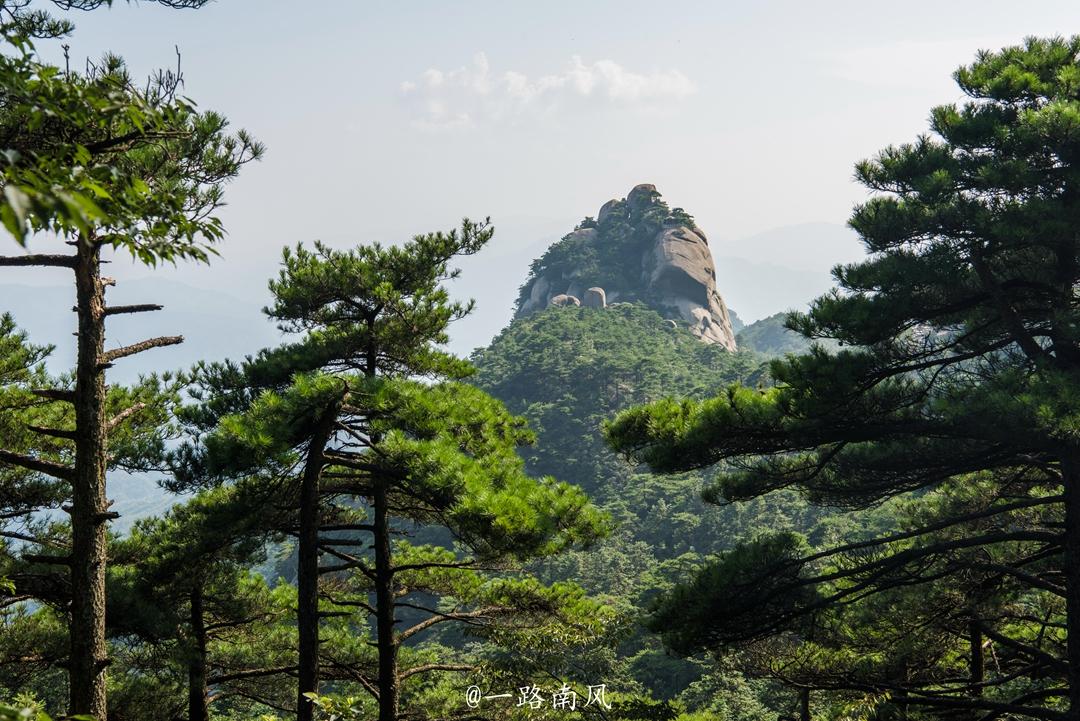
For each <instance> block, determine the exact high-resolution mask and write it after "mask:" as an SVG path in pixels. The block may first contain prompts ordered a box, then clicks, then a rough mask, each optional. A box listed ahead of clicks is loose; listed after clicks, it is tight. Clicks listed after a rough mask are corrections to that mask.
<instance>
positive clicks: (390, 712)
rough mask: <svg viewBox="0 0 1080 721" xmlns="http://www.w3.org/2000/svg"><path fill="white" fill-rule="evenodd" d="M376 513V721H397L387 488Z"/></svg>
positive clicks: (377, 498)
mask: <svg viewBox="0 0 1080 721" xmlns="http://www.w3.org/2000/svg"><path fill="white" fill-rule="evenodd" d="M372 506H373V510H374V513H375V523H374V526H375V539H374V544H375V628H376V633H377V634H378V646H379V721H397V712H398V670H397V652H398V642H397V637H396V635H395V632H394V625H395V623H396V619H395V618H394V615H395V614H394V569H393V567H392V566H391V557H390V519H389V512H388V509H387V507H386V506H387V492H386V487H385V486H384V485H382V484H379V485H377V486H376V489H375V495H374V498H373V499H372Z"/></svg>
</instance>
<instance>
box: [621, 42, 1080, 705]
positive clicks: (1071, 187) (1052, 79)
mask: <svg viewBox="0 0 1080 721" xmlns="http://www.w3.org/2000/svg"><path fill="white" fill-rule="evenodd" d="M955 78H956V80H957V82H958V84H959V86H960V88H961V89H962V90H963V91H964V93H965V94H966V95H967V96H968V97H969V100H968V101H967V102H966V103H965V104H964V105H962V106H955V105H946V106H941V107H937V108H935V109H934V110H933V111H932V113H931V124H932V126H931V127H932V131H933V134H932V135H927V136H923V137H920V138H919V139H918V141H917V142H915V143H913V144H910V145H903V146H900V147H892V148H887V149H886V150H884V151H882V152H881V153H880V154H879V155H878V157H877V158H876V159H874V160H870V161H866V162H863V163H861V164H859V165H858V168H857V174H858V178H859V179H860V180H861V182H862V183H863V184H864V185H866V186H867V187H868V188H869V189H871V190H872V191H875V192H876V195H875V196H874V197H873V198H872V199H871V200H869V201H868V202H866V203H864V204H862V205H860V206H858V207H857V208H856V209H855V211H854V214H853V216H852V219H851V225H852V227H853V228H854V229H855V230H856V231H858V233H859V234H860V236H861V237H862V240H863V243H864V244H865V246H866V249H867V251H868V254H869V257H868V258H867V259H866V260H865V261H863V262H861V263H856V264H853V265H848V266H841V267H838V268H836V269H835V270H834V276H835V278H836V280H837V282H838V283H839V286H840V288H839V290H837V291H835V292H833V293H831V294H829V295H826V296H824V297H822V298H820V299H818V300H817V301H816V302H815V303H814V304H813V305H812V307H811V310H810V312H809V313H807V314H800V313H795V314H792V315H791V316H790V317H789V320H788V323H789V326H790V327H791V328H792V329H794V330H798V331H800V332H801V333H803V334H804V335H805V336H807V337H809V338H812V339H818V340H835V341H838V342H839V343H841V344H842V345H843V346H844V348H842V349H841V350H839V351H838V352H835V353H831V352H827V351H826V350H824V349H822V348H818V349H817V350H815V351H814V352H812V353H810V354H808V355H805V356H799V357H791V358H788V359H787V360H783V361H779V362H776V363H774V364H773V366H772V374H773V376H774V378H775V379H776V382H777V386H776V387H775V388H772V389H769V390H765V391H758V390H754V389H748V388H731V389H729V390H728V391H727V392H725V393H723V394H721V395H719V396H718V397H716V398H713V399H711V400H707V401H704V402H700V403H699V402H678V401H664V402H659V403H655V404H652V405H650V406H648V407H645V408H640V409H635V410H632V411H628V412H626V413H623V414H621V415H620V416H619V417H618V418H617V419H616V420H615V421H614V422H613V423H612V424H611V425H610V426H609V428H608V436H609V438H610V440H611V442H612V443H613V445H614V446H615V447H616V448H618V449H619V450H621V451H623V452H624V453H626V454H627V455H629V456H630V457H632V458H635V459H639V460H642V461H645V462H646V463H648V464H649V465H650V466H652V467H653V468H654V469H656V470H662V471H668V470H676V469H686V468H692V467H701V466H706V465H712V464H716V463H721V462H723V463H724V464H725V465H724V466H723V467H722V474H721V480H720V482H719V485H718V487H717V488H715V489H714V490H713V492H712V494H711V496H712V498H714V499H720V498H724V499H729V500H740V499H746V498H752V497H757V496H760V495H762V494H765V493H767V492H769V491H770V490H773V489H777V488H784V487H793V488H798V489H800V490H801V491H802V492H803V493H804V494H806V495H807V496H809V497H810V498H812V499H814V500H816V501H819V502H823V503H827V504H832V505H839V506H843V507H848V508H855V509H866V508H870V507H872V506H874V505H875V504H877V503H879V502H881V501H882V500H883V499H887V498H891V497H897V496H901V495H903V494H906V493H909V492H914V491H919V492H924V493H925V492H927V491H928V490H931V491H932V490H934V489H941V488H943V487H945V486H946V485H948V484H955V483H959V484H961V486H963V484H965V483H966V484H968V486H970V487H976V486H975V485H974V484H975V483H976V482H978V483H979V484H989V486H986V485H980V486H978V487H979V488H982V489H983V490H984V491H985V495H983V496H982V497H981V498H978V499H972V501H971V503H968V504H961V505H958V506H957V508H956V509H955V510H954V511H953V512H951V513H947V514H946V515H945V516H944V517H938V518H937V519H935V520H934V521H933V523H927V524H925V525H921V524H920V525H917V527H915V528H912V529H908V530H907V533H908V534H909V535H907V536H906V537H903V538H888V537H885V536H882V537H878V538H876V539H872V540H871V541H868V542H865V543H863V544H861V545H855V546H848V547H844V548H840V549H834V550H833V551H832V552H829V551H828V550H826V551H823V552H822V554H823V555H808V554H807V550H806V549H805V548H800V545H799V542H798V540H797V539H793V538H787V539H784V538H782V537H781V538H774V539H772V540H771V541H769V542H768V543H763V544H757V545H756V546H754V547H746V548H745V549H743V550H742V551H741V552H740V553H741V558H740V559H734V558H733V557H732V558H728V559H727V560H726V561H722V562H721V563H720V564H719V565H716V566H713V567H711V568H709V569H706V570H704V571H703V572H702V573H701V575H700V576H699V577H698V579H697V580H696V581H695V584H694V586H693V588H694V592H690V591H689V590H688V591H685V592H683V593H682V594H680V595H679V596H678V597H677V598H676V599H675V601H676V603H677V601H678V600H682V601H684V602H686V603H692V605H691V606H689V607H686V606H684V608H683V611H684V613H683V614H682V615H680V616H678V618H676V608H677V606H676V605H672V606H668V607H667V611H666V612H665V613H664V614H663V616H662V617H663V618H664V619H666V620H667V621H668V622H670V623H671V624H672V626H671V627H670V631H671V632H672V633H673V634H676V635H678V636H681V637H684V638H690V636H689V635H688V634H690V633H694V632H696V633H698V634H699V635H698V638H701V639H709V638H710V634H711V632H712V631H714V630H715V631H716V632H717V633H716V635H715V636H714V637H712V638H713V639H714V640H715V641H717V642H720V641H722V640H723V638H724V636H725V635H726V633H727V632H728V631H729V630H730V629H731V626H730V625H729V623H728V622H729V620H730V619H723V618H721V617H720V616H718V615H717V614H713V615H712V616H711V618H710V617H707V616H706V615H704V612H705V611H706V610H708V609H709V608H710V607H711V604H715V605H716V606H715V607H716V608H717V609H722V608H725V607H728V602H727V601H725V600H724V599H725V598H726V599H729V600H730V599H736V598H737V596H738V593H740V592H741V593H747V594H750V595H749V596H747V597H745V598H743V599H741V601H747V600H748V599H749V598H751V597H752V598H753V599H754V602H755V603H756V604H757V612H758V613H759V614H761V615H764V616H768V618H769V619H771V620H772V621H771V622H772V623H774V628H775V630H780V629H792V628H796V627H797V625H798V624H799V623H802V622H803V621H804V620H805V619H806V618H807V617H808V616H809V615H811V614H812V613H814V612H815V611H816V610H817V609H820V608H822V607H826V606H829V605H831V604H836V603H842V602H843V601H844V599H845V598H846V597H848V596H851V595H852V594H855V593H862V592H865V593H876V592H878V591H884V590H885V589H888V588H895V587H896V586H897V584H902V583H904V582H905V579H907V581H906V582H908V583H915V584H920V583H921V584H929V583H931V582H932V581H933V580H934V578H942V576H940V575H939V576H935V575H934V574H933V573H930V572H929V571H928V570H927V569H930V568H935V569H937V571H939V572H940V573H941V574H945V576H944V578H947V579H952V582H954V583H958V584H959V583H960V579H961V578H963V577H964V574H966V573H972V572H974V573H976V574H983V573H985V572H986V571H987V570H991V571H993V573H992V574H990V580H992V581H994V582H997V583H1010V584H1019V585H1020V586H1022V587H1026V588H1027V590H1028V591H1031V592H1037V593H1039V594H1043V593H1045V594H1048V595H1049V597H1050V598H1052V599H1056V600H1057V601H1058V602H1060V604H1061V605H1063V606H1064V608H1063V609H1060V610H1059V611H1053V607H1052V606H1051V609H1050V610H1051V611H1052V612H1051V613H1050V616H1049V618H1047V619H1046V621H1045V623H1043V624H1042V625H1043V627H1044V631H1045V632H1044V633H1043V634H1041V635H1037V636H1035V637H1029V636H1028V634H1027V633H1026V631H1027V630H1029V627H1028V626H1026V625H1025V622H1024V620H1023V618H1021V617H1022V616H1023V613H1022V612H1021V611H1020V610H1018V609H1015V608H1010V607H1008V606H1006V607H1004V608H1001V607H995V608H992V609H990V610H989V611H988V612H985V613H984V612H982V611H980V610H978V609H973V611H972V613H973V614H974V617H973V618H972V619H971V620H972V621H973V622H974V623H975V624H977V625H978V626H980V627H981V632H982V633H985V634H986V636H987V637H992V638H994V639H996V643H999V644H1002V645H1005V646H1007V647H1008V648H1009V649H1010V651H1011V652H1012V653H1015V654H1017V655H1018V656H1019V657H1020V658H1021V659H1022V660H1023V661H1024V670H1023V672H1022V674H1021V675H1022V676H1023V677H1024V678H1025V679H1028V680H1032V681H1033V683H1034V689H1035V690H1034V691H1031V689H1030V688H1028V689H1025V690H1018V689H1016V688H1015V686H1012V685H1010V683H1009V678H1008V675H1007V674H1004V673H1002V674H997V675H995V676H994V677H989V676H987V677H986V678H983V677H982V676H981V675H980V674H978V673H974V672H973V673H971V674H970V679H969V680H968V681H967V682H964V683H959V684H947V685H946V686H944V687H942V686H940V685H939V686H938V687H935V688H921V689H920V688H918V687H914V688H912V687H903V686H901V687H900V688H899V689H898V690H897V691H896V692H895V693H894V698H893V701H894V702H895V703H898V704H899V703H903V704H909V705H916V706H917V705H921V706H923V707H924V708H929V709H938V710H940V709H967V710H969V711H980V710H982V711H988V712H1003V711H1005V712H1015V713H1020V714H1026V715H1029V716H1033V717H1036V718H1060V717H1061V709H1062V705H1063V704H1062V703H1061V699H1062V698H1063V697H1067V698H1068V699H1069V701H1070V705H1069V711H1068V714H1067V717H1068V718H1071V719H1076V718H1080V487H1078V484H1080V475H1078V470H1077V468H1078V466H1077V461H1078V459H1080V455H1078V452H1080V441H1078V439H1077V437H1076V433H1075V428H1076V407H1077V404H1076V397H1077V389H1078V388H1080V333H1078V329H1080V323H1078V316H1077V305H1076V294H1075V288H1076V286H1077V283H1078V281H1080V262H1078V259H1080V244H1078V239H1077V236H1076V232H1075V228H1076V227H1077V225H1078V223H1080V173H1078V167H1077V161H1078V159H1080V145H1078V142H1080V141H1078V138H1080V135H1078V134H1077V129H1078V128H1080V102H1078V101H1077V99H1076V87H1077V79H1078V78H1080V38H1072V39H1069V40H1063V39H1059V38H1056V39H1049V40H1039V39H1029V40H1027V41H1026V42H1025V43H1024V44H1023V45H1022V46H1018V47H1011V48H1006V49H1004V50H1002V51H1000V52H993V53H991V52H986V53H981V54H980V55H979V57H978V58H977V59H976V61H975V62H974V63H973V64H971V65H970V66H967V67H964V68H961V69H959V70H958V71H957V72H956V74H955ZM1025 508H1026V509H1030V510H1029V512H1026V513H1025V512H1022V510H1023V509H1025ZM976 521H978V522H976ZM943 529H948V530H943ZM905 538H906V539H907V540H908V541H909V542H910V543H908V544H906V545H905V544H901V545H900V546H897V545H895V543H897V542H900V541H903V540H904V539H905ZM911 539H917V541H911ZM975 550H979V551H980V552H981V553H974V551H975ZM851 554H857V555H856V560H855V561H851V560H850V556H851ZM878 554H883V555H884V557H881V556H880V555H878ZM823 559H827V560H828V562H831V563H834V564H836V565H838V566H839V567H840V570H839V571H835V572H834V573H832V572H829V571H828V570H827V569H824V570H823V569H822V566H821V563H822V562H823ZM965 559H966V560H965ZM988 559H990V560H988ZM988 564H989V565H988ZM836 574H839V575H836ZM749 578H756V579H767V581H766V585H763V586H753V585H752V584H746V583H745V581H746V580H747V579H749ZM888 579H892V582H891V583H890V582H889V580H888ZM837 583H839V585H836V584H837ZM830 584H831V585H830ZM750 589H753V590H752V591H751V590H750ZM807 594H809V596H808V595H807ZM818 594H820V597H819V595H818ZM741 601H736V602H737V603H741ZM1060 611H1064V613H1061V612H1060ZM768 623H769V621H765V620H763V621H762V622H761V623H756V624H755V628H756V629H759V630H760V629H761V628H762V626H763V625H767V624H768ZM1059 625H1060V626H1061V627H1062V628H1064V629H1065V630H1066V632H1067V649H1066V650H1065V652H1064V653H1063V658H1062V657H1059V656H1057V653H1056V652H1057V649H1056V648H1055V646H1054V644H1055V640H1054V636H1055V634H1054V631H1053V629H1055V628H1057V627H1058V626H1059ZM695 628H696V631H692V629H695ZM723 629H728V631H725V630H723ZM965 635H967V632H966V631H965ZM972 638H973V639H974V635H972ZM1058 640H1062V641H1064V640H1065V639H1058ZM705 642H706V643H709V641H705ZM975 645H976V644H975V643H974V640H973V647H974V646H975ZM972 655H973V656H976V655H977V654H972ZM976 679H981V680H976ZM1035 679H1041V680H1040V681H1038V682H1034V680H1035Z"/></svg>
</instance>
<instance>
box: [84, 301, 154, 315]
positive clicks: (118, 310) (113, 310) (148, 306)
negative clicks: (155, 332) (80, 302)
mask: <svg viewBox="0 0 1080 721" xmlns="http://www.w3.org/2000/svg"><path fill="white" fill-rule="evenodd" d="M164 308H165V306H163V305H157V304H156V303H142V304H140V305H113V306H109V307H108V308H106V309H105V315H107V316H109V315H121V314H124V313H149V312H151V311H155V310H162V309H164ZM72 310H75V308H72Z"/></svg>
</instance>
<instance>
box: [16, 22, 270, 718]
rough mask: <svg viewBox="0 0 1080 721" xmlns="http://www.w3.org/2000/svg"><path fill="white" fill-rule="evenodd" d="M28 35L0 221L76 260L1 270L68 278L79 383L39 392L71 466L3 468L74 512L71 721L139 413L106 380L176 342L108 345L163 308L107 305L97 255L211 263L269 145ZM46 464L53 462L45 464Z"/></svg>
mask: <svg viewBox="0 0 1080 721" xmlns="http://www.w3.org/2000/svg"><path fill="white" fill-rule="evenodd" d="M23 29H24V28H21V27H20V25H19V24H18V23H15V25H14V27H11V26H9V27H7V28H6V29H5V36H4V40H5V42H6V43H7V46H8V48H9V52H7V53H5V54H4V55H3V56H2V58H0V147H2V148H3V155H4V159H3V162H2V164H0V183H2V185H3V189H4V200H3V202H2V203H0V221H2V222H3V225H4V227H5V228H6V229H7V230H8V231H10V232H11V233H12V235H14V237H15V239H16V240H17V241H18V243H19V244H20V245H22V246H25V245H26V244H27V243H28V242H30V240H31V239H32V238H31V236H32V235H34V234H53V235H57V236H60V237H62V238H64V239H66V241H67V242H68V244H69V245H70V246H72V252H70V253H58V254H24V255H16V256H8V257H0V266H8V267H20V266H21V267H30V266H44V267H59V268H68V269H70V270H71V271H72V273H73V275H74V281H75V296H76V303H75V310H76V312H77V313H78V334H77V335H78V340H77V344H78V354H77V358H78V360H77V366H76V369H75V379H74V387H73V388H71V389H63V390H57V389H41V391H42V394H43V395H47V396H48V397H50V398H51V399H52V400H54V401H55V402H57V403H69V404H71V405H72V407H73V409H74V414H73V415H74V423H73V427H52V428H39V429H37V432H38V433H39V434H40V435H43V436H47V437H50V438H63V439H66V440H67V441H69V442H70V443H71V444H72V445H73V447H74V448H73V450H74V452H73V454H72V455H73V458H72V463H71V464H52V465H45V464H44V462H43V461H41V460H39V459H36V458H33V457H30V456H26V455H23V454H16V453H13V452H9V453H7V454H5V457H4V459H3V462H4V463H6V464H9V465H14V466H18V467H21V468H24V469H27V470H31V471H34V472H39V473H44V474H46V475H51V476H53V477H55V478H57V479H59V480H61V481H63V482H65V483H70V484H71V486H72V489H73V493H72V502H71V505H70V514H71V525H72V532H73V535H72V547H71V554H70V558H69V559H66V561H65V562H66V563H68V565H69V566H70V569H71V588H72V599H71V608H70V613H71V634H70V637H71V644H72V649H71V658H70V659H69V672H70V678H71V684H70V685H71V704H70V709H69V710H70V712H71V713H82V714H91V715H94V716H97V717H98V718H104V717H105V713H106V706H105V668H106V666H107V664H108V659H107V658H106V657H105V654H106V649H105V622H104V611H105V563H106V532H105V529H106V524H107V523H108V521H109V520H110V519H111V518H113V517H114V516H115V514H114V513H112V512H110V511H109V510H108V500H107V498H106V493H105V471H106V465H107V457H108V454H109V442H108V437H109V435H110V433H112V432H114V431H115V429H116V428H117V427H118V426H119V425H120V424H122V423H124V422H125V421H127V420H128V419H129V418H130V417H131V416H132V414H134V413H138V412H139V411H140V410H141V409H140V407H138V406H131V407H128V408H124V409H122V410H121V411H120V412H119V413H117V414H116V415H113V416H112V417H109V416H108V415H106V410H107V391H106V385H105V372H106V370H107V369H108V368H109V367H110V366H111V365H112V364H113V363H115V362H117V361H119V360H121V359H123V358H126V357H128V356H131V355H134V354H136V353H140V352H142V351H145V350H148V349H150V348H156V347H162V346H167V345H173V344H176V343H179V342H181V340H182V338H181V337H180V336H162V337H158V338H152V339H148V340H145V341H142V342H140V343H135V344H132V345H129V346H124V347H119V348H115V349H111V350H105V324H106V318H107V317H109V316H113V315H116V314H122V313H137V312H144V311H152V310H157V309H159V308H160V306H155V305H150V304H147V305H134V306H108V305H107V304H106V302H105V289H106V287H108V286H109V285H112V284H113V281H112V280H111V279H109V278H106V277H103V276H102V274H101V264H102V262H103V261H102V257H101V255H102V251H103V250H104V249H114V250H122V251H127V252H130V253H131V254H132V256H134V257H135V258H137V259H138V260H140V261H142V262H144V263H147V264H150V265H153V264H156V263H158V262H161V261H176V260H181V259H196V260H206V259H207V257H208V252H209V250H208V249H209V247H210V245H211V244H212V243H213V242H214V241H216V240H218V239H220V238H221V236H222V233H223V229H222V227H221V223H220V221H219V220H218V219H217V218H215V217H214V216H213V211H214V209H215V208H216V207H217V206H218V205H220V203H221V197H222V187H223V184H224V183H225V182H226V181H228V180H229V179H231V178H232V177H234V176H235V175H236V173H237V171H238V169H239V167H240V166H241V165H242V164H243V163H245V162H247V161H249V160H251V159H253V158H255V157H257V156H258V155H259V154H260V152H261V147H260V146H259V145H258V144H257V143H255V142H254V141H252V140H251V139H250V138H249V137H248V136H247V135H246V134H244V133H239V134H238V135H236V136H231V135H228V134H227V133H226V126H227V122H226V121H225V119H224V118H222V117H221V116H219V115H216V114H214V113H201V114H200V113H198V112H196V111H195V109H194V107H193V106H191V105H190V104H189V103H188V102H187V101H185V100H182V99H180V98H179V97H177V96H176V92H175V91H176V89H177V86H178V83H179V77H178V76H176V75H174V74H163V75H159V76H158V77H157V79H156V80H155V81H152V82H150V83H149V84H147V85H145V86H142V87H140V85H139V84H136V83H135V82H134V81H133V80H132V79H131V78H130V77H129V75H128V74H127V72H126V70H125V68H124V65H123V63H122V61H120V60H119V59H118V58H114V57H107V58H105V59H104V60H103V61H102V62H101V63H100V64H99V65H97V66H92V67H91V69H90V71H89V72H87V73H85V74H77V73H73V72H68V71H64V70H61V69H60V68H57V67H54V66H50V65H48V64H44V63H42V62H40V61H39V60H38V59H37V58H36V57H35V55H34V54H33V48H32V45H31V44H30V42H29V40H28V39H27V37H26V36H25V35H23V34H20V33H21V32H22V30H23ZM50 463H51V462H50Z"/></svg>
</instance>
